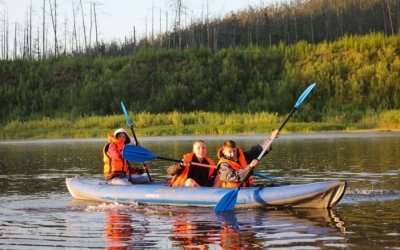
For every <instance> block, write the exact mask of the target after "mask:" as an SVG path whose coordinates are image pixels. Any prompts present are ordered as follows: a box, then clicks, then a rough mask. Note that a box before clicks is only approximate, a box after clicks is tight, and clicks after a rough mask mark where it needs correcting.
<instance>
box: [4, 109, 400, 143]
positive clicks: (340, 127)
mask: <svg viewBox="0 0 400 250" xmlns="http://www.w3.org/2000/svg"><path fill="white" fill-rule="evenodd" d="M129 116H130V118H131V120H132V123H133V126H134V128H135V132H136V134H137V135H138V136H163V135H205V134H210V135H219V134H238V133H242V134H243V133H245V134H255V133H270V132H271V131H273V130H274V129H276V128H278V127H279V125H280V123H281V122H282V121H283V120H284V119H285V117H284V116H278V114H276V113H268V112H257V113H242V114H240V113H235V112H232V113H215V112H205V111H196V112H188V113H180V112H177V111H174V112H171V113H162V114H151V113H148V112H141V113H138V114H134V113H129ZM120 127H123V128H126V127H128V125H127V123H126V120H125V117H124V115H122V114H121V115H111V116H91V117H79V118H77V119H66V118H65V119H64V118H54V119H50V118H48V117H45V118H42V119H38V120H31V121H27V122H22V121H20V120H13V121H11V122H9V123H7V124H6V125H5V126H4V127H2V128H1V127H0V133H1V135H2V137H3V139H24V138H94V137H106V135H107V134H108V133H110V132H112V131H114V130H115V129H117V128H120ZM363 129H385V130H388V129H400V110H390V111H384V112H381V113H377V112H374V111H367V112H366V114H365V115H364V116H363V117H362V119H360V121H359V122H357V123H354V122H349V120H347V118H346V116H344V115H334V116H332V117H325V118H324V122H321V123H315V122H311V123H304V122H303V123H294V122H293V121H292V122H289V123H288V124H287V125H286V126H285V128H284V129H283V131H282V132H283V133H285V132H312V131H350V130H363Z"/></svg>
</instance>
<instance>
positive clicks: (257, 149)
mask: <svg viewBox="0 0 400 250" xmlns="http://www.w3.org/2000/svg"><path fill="white" fill-rule="evenodd" d="M274 137H275V138H278V137H279V130H278V129H276V130H274V132H272V134H271V135H270V136H269V137H268V138H266V139H265V140H263V141H262V142H261V143H259V144H257V145H254V146H253V147H251V148H250V150H248V151H246V152H243V153H244V156H245V159H246V161H247V162H251V160H253V159H257V158H258V156H259V155H260V154H261V152H262V151H263V150H264V148H265V147H266V146H267V145H268V143H269V141H270V140H271V138H274ZM271 150H272V145H271V147H270V148H269V149H267V151H266V152H265V154H264V155H263V156H262V157H264V156H265V155H266V154H268V153H269V152H271ZM262 157H261V158H262Z"/></svg>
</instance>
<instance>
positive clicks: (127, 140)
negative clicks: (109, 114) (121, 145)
mask: <svg viewBox="0 0 400 250" xmlns="http://www.w3.org/2000/svg"><path fill="white" fill-rule="evenodd" d="M119 133H125V135H126V141H125V144H128V143H130V142H131V138H129V135H128V133H127V132H126V130H125V129H123V128H119V129H117V130H115V132H114V137H115V138H117V134H119Z"/></svg>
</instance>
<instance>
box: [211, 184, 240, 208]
mask: <svg viewBox="0 0 400 250" xmlns="http://www.w3.org/2000/svg"><path fill="white" fill-rule="evenodd" d="M238 193H239V188H235V189H234V190H232V191H230V192H229V193H227V194H225V195H224V196H223V197H222V198H221V200H219V201H218V203H217V205H216V206H215V208H214V211H215V212H225V211H232V210H233V208H234V207H235V204H236V199H237V196H238Z"/></svg>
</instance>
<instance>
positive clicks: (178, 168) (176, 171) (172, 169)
mask: <svg viewBox="0 0 400 250" xmlns="http://www.w3.org/2000/svg"><path fill="white" fill-rule="evenodd" d="M184 169H185V166H183V165H182V164H181V163H176V164H174V165H172V166H169V167H168V169H167V173H168V174H169V175H171V176H173V175H180V174H181V173H182V172H183V170H184Z"/></svg>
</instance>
